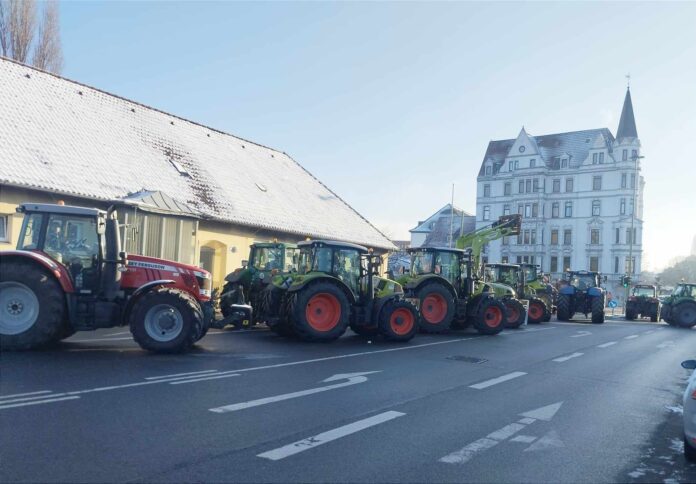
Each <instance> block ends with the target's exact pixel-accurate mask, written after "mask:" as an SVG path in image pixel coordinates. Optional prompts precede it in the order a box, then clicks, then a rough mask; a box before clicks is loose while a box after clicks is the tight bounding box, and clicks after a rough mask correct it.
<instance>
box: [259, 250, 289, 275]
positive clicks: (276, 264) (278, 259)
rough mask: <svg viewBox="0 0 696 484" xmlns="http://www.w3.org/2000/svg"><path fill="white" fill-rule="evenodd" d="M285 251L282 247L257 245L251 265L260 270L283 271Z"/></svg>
mask: <svg viewBox="0 0 696 484" xmlns="http://www.w3.org/2000/svg"><path fill="white" fill-rule="evenodd" d="M283 253H284V250H283V248H282V247H256V249H255V250H254V260H252V261H251V265H252V267H253V268H254V269H258V270H259V271H272V270H273V269H277V270H279V271H281V270H283V268H284V267H283V266H284V264H283Z"/></svg>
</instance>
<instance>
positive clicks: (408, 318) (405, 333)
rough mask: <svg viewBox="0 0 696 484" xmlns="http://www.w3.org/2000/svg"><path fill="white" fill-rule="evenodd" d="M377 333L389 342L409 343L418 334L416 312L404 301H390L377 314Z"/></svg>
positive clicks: (412, 306)
mask: <svg viewBox="0 0 696 484" xmlns="http://www.w3.org/2000/svg"><path fill="white" fill-rule="evenodd" d="M379 332H380V334H382V335H383V336H384V338H385V339H387V340H390V341H409V340H411V339H413V337H414V336H415V335H416V333H417V332H418V311H417V310H416V308H415V306H414V305H413V304H411V303H409V302H406V301H397V300H391V301H388V302H387V303H385V304H384V307H383V308H382V310H381V311H380V314H379Z"/></svg>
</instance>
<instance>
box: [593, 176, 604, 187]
mask: <svg viewBox="0 0 696 484" xmlns="http://www.w3.org/2000/svg"><path fill="white" fill-rule="evenodd" d="M592 189H593V190H595V191H597V190H601V189H602V177H601V176H593V177H592Z"/></svg>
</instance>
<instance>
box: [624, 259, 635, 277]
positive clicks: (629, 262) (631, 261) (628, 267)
mask: <svg viewBox="0 0 696 484" xmlns="http://www.w3.org/2000/svg"><path fill="white" fill-rule="evenodd" d="M635 264H636V258H635V257H628V256H626V273H627V274H634V273H635V271H634V270H633V269H634V266H635Z"/></svg>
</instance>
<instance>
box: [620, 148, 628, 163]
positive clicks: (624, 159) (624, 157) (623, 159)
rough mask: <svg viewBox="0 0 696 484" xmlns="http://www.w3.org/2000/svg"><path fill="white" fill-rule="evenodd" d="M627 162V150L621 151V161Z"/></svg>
mask: <svg viewBox="0 0 696 484" xmlns="http://www.w3.org/2000/svg"><path fill="white" fill-rule="evenodd" d="M626 160H628V150H623V152H622V153H621V161H626Z"/></svg>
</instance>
